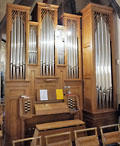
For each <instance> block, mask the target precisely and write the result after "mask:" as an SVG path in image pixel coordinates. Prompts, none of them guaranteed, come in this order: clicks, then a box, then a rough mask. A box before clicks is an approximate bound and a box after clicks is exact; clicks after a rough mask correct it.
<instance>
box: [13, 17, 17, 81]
mask: <svg viewBox="0 0 120 146" xmlns="http://www.w3.org/2000/svg"><path fill="white" fill-rule="evenodd" d="M16 22H17V21H16V18H15V19H14V22H13V79H15V72H16V71H15V70H16Z"/></svg>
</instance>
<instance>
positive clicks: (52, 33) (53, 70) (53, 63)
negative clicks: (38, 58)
mask: <svg viewBox="0 0 120 146" xmlns="http://www.w3.org/2000/svg"><path fill="white" fill-rule="evenodd" d="M51 30H52V31H51V41H52V42H51V49H52V51H51V52H52V55H51V59H52V75H53V76H54V74H55V69H54V66H55V49H54V41H55V36H54V26H53V22H52V20H51Z"/></svg>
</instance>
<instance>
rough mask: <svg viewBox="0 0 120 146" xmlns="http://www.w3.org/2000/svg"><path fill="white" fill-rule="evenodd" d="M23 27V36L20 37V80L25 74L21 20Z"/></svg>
mask: <svg viewBox="0 0 120 146" xmlns="http://www.w3.org/2000/svg"><path fill="white" fill-rule="evenodd" d="M20 25H21V26H20V27H21V36H20V78H21V79H22V78H23V72H22V65H23V64H22V60H23V23H22V20H21V23H20Z"/></svg>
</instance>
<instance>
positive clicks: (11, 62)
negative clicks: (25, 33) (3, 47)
mask: <svg viewBox="0 0 120 146" xmlns="http://www.w3.org/2000/svg"><path fill="white" fill-rule="evenodd" d="M13 26H14V25H13V24H12V31H11V55H10V78H11V79H12V78H13V53H14V48H13V47H14V42H13V30H14V27H13Z"/></svg>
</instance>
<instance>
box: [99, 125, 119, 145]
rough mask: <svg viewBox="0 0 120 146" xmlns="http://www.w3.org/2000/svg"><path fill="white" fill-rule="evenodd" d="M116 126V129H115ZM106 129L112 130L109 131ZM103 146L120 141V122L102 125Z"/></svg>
mask: <svg viewBox="0 0 120 146" xmlns="http://www.w3.org/2000/svg"><path fill="white" fill-rule="evenodd" d="M113 128H114V129H113ZM105 130H110V131H109V132H108V131H107V132H106V131H105ZM100 131H101V136H102V143H103V146H105V145H108V144H115V143H119V142H120V124H113V125H107V126H102V127H100Z"/></svg>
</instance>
